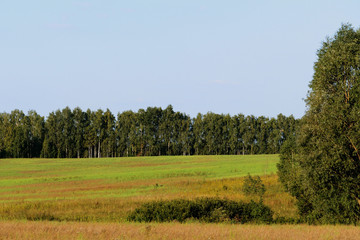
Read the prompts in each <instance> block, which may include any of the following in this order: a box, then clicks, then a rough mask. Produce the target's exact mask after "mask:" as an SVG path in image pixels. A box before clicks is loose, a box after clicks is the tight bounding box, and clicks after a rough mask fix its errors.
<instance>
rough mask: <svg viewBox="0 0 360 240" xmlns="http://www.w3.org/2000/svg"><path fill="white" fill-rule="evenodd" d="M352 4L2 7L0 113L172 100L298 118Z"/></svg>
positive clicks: (81, 1) (207, 1) (135, 1)
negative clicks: (320, 60)
mask: <svg viewBox="0 0 360 240" xmlns="http://www.w3.org/2000/svg"><path fill="white" fill-rule="evenodd" d="M359 12H360V1H358V0H353V1H350V0H342V1H331V0H319V1H318V0H316V1H307V0H305V1H304V0H299V1H290V0H286V1H285V0H283V1H270V0H266V1H250V0H249V1H240V0H234V1H227V0H224V1H212V0H202V1H200V0H199V1H197V0H181V1H177V0H171V1H170V0H143V1H139V0H128V1H121V0H102V1H100V0H73V1H71V0H61V1H60V0H57V1H49V0H41V1H40V0H34V1H25V0H23V1H17V0H14V1H2V2H1V3H0V32H1V37H0V79H1V80H0V81H1V94H0V103H1V104H0V112H10V111H12V110H14V109H21V110H23V111H24V112H27V111H28V110H31V109H34V110H36V111H37V112H38V113H39V114H41V115H43V116H47V115H48V113H49V112H51V111H54V110H57V109H62V108H64V107H66V106H69V107H71V108H74V107H76V106H79V107H81V108H82V109H83V110H86V109H87V108H90V109H92V110H97V109H99V108H102V109H104V110H105V109H106V108H109V109H110V110H111V111H112V112H113V113H114V114H117V113H118V112H122V111H125V110H134V111H137V110H138V109H139V108H146V107H148V106H158V107H163V108H165V107H166V106H167V105H169V104H172V105H173V107H174V110H176V111H180V112H185V113H187V114H189V115H190V116H192V117H195V116H196V114H197V113H199V112H200V113H206V112H208V111H212V112H215V113H230V114H231V115H234V114H238V113H243V114H245V115H250V114H253V115H255V116H260V115H264V116H268V117H275V116H277V115H278V114H279V113H283V114H285V115H290V114H293V115H294V116H295V117H301V116H303V114H304V112H305V103H304V101H303V98H305V97H306V94H307V91H308V84H309V82H310V81H311V79H312V75H313V63H314V61H316V51H317V49H319V48H320V46H321V42H322V41H324V40H325V38H326V36H332V35H333V34H334V33H335V32H336V31H337V29H338V28H339V27H340V26H341V23H347V22H349V23H351V24H353V26H354V27H355V28H359V27H360V14H359Z"/></svg>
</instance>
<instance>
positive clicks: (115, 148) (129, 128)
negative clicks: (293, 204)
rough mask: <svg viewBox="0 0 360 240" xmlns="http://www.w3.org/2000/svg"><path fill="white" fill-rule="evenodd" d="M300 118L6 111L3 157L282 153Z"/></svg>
mask: <svg viewBox="0 0 360 240" xmlns="http://www.w3.org/2000/svg"><path fill="white" fill-rule="evenodd" d="M296 125H297V120H295V119H294V117H293V116H289V117H285V116H284V115H282V114H279V115H278V116H277V119H275V118H271V119H269V118H266V117H263V116H260V117H255V116H252V115H251V116H244V115H243V114H238V115H236V116H232V117H231V116H230V115H224V114H216V113H211V112H209V113H207V114H204V115H202V114H198V116H197V117H196V118H193V119H191V118H190V117H189V116H188V115H186V114H185V113H180V112H175V111H174V110H173V108H172V106H171V105H169V106H168V107H167V108H166V109H162V108H158V107H148V108H147V109H139V111H138V112H132V111H125V112H123V113H119V114H118V115H117V118H116V117H115V116H114V115H113V114H112V113H111V112H110V110H109V109H107V110H106V111H103V110H101V109H99V110H97V111H91V110H89V109H88V110H87V111H82V110H81V109H80V108H75V109H74V110H71V109H70V108H69V107H66V108H64V109H62V110H60V109H59V110H56V111H55V112H51V113H50V114H49V115H48V116H47V118H46V120H45V119H44V117H41V116H39V115H38V114H36V112H35V111H30V112H29V113H28V115H25V114H24V113H23V112H22V111H19V110H14V111H12V112H11V113H10V114H8V113H2V114H0V157H1V158H5V157H8V158H11V157H13V158H16V157H18V158H19V157H44V158H75V157H77V158H82V157H88V158H95V157H97V158H99V157H119V156H121V157H124V156H126V157H129V156H159V155H194V154H195V155H225V154H226V155H230V154H243V155H245V154H267V153H279V149H280V146H281V145H282V144H283V142H284V141H285V140H286V139H287V138H288V137H289V136H291V135H292V134H293V132H294V129H295V126H296Z"/></svg>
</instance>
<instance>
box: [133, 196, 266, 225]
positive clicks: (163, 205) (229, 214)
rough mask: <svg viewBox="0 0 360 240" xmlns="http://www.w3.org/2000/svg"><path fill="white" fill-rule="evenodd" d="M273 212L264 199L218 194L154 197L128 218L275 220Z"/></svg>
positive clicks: (208, 220) (149, 219)
mask: <svg viewBox="0 0 360 240" xmlns="http://www.w3.org/2000/svg"><path fill="white" fill-rule="evenodd" d="M272 215H273V212H272V211H271V210H270V208H269V207H267V206H265V205H264V204H263V203H256V202H253V201H251V202H250V203H244V202H236V201H230V200H223V199H217V198H199V199H196V200H184V199H178V200H171V201H154V202H148V203H145V204H143V205H142V206H141V207H139V208H137V209H135V210H134V211H133V212H132V213H131V214H130V215H129V216H128V218H127V219H128V221H137V222H152V221H154V222H171V221H178V222H185V221H188V220H199V221H201V222H224V221H230V222H234V223H247V222H253V223H271V222H272V221H273V218H272Z"/></svg>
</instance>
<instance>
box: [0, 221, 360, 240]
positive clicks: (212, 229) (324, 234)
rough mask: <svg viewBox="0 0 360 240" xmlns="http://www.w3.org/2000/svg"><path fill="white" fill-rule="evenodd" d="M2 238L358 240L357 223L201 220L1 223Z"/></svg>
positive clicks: (55, 239)
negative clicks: (331, 224)
mask: <svg viewBox="0 0 360 240" xmlns="http://www.w3.org/2000/svg"><path fill="white" fill-rule="evenodd" d="M0 239H1V240H6V239H21V240H23V239H28V240H41V239H54V240H58V239H59V240H60V239H98V240H101V239H106V240H111V239H113V240H120V239H141V240H143V239H189V240H190V239H191V240H193V239H213V240H216V239H219V240H220V239H221V240H223V239H248V240H252V239H254V240H255V239H260V240H262V239H264V240H273V239H274V240H275V239H276V240H282V239H286V240H290V239H293V240H300V239H301V240H303V239H308V240H335V239H341V240H355V239H360V228H359V227H354V226H307V225H270V226H268V225H231V224H200V223H187V224H180V223H162V224H135V223H79V222H75V223H74V222H19V221H6V222H0Z"/></svg>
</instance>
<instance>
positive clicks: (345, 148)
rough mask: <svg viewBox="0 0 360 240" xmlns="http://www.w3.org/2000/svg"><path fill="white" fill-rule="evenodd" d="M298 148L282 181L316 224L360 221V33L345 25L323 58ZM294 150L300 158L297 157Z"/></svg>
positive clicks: (287, 159) (287, 156)
mask: <svg viewBox="0 0 360 240" xmlns="http://www.w3.org/2000/svg"><path fill="white" fill-rule="evenodd" d="M317 56H318V60H317V62H316V63H315V66H314V70H315V73H314V76H313V80H312V81H311V83H310V85H309V87H310V91H309V93H308V96H307V99H306V103H307V106H308V110H307V112H306V114H305V116H304V117H303V119H302V124H301V128H300V130H299V131H298V133H297V137H296V142H295V140H293V141H292V142H288V143H286V144H284V148H286V149H284V151H283V154H282V156H281V162H280V164H279V172H280V179H281V180H282V182H283V183H285V187H286V188H287V189H288V190H289V191H290V192H291V193H292V194H293V195H294V196H296V197H297V199H298V203H299V210H300V213H301V214H302V216H303V217H305V218H306V219H307V220H308V221H311V222H320V223H356V222H358V221H359V220H360V206H359V198H360V152H359V150H360V30H357V31H356V30H354V29H353V28H352V27H351V26H350V25H343V26H342V27H341V28H340V29H339V31H338V32H337V33H336V34H335V36H334V37H333V38H328V39H327V40H326V41H325V42H324V43H323V44H322V47H321V49H320V50H319V51H318V53H317ZM294 149H297V152H298V154H296V155H294V154H293V153H294Z"/></svg>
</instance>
